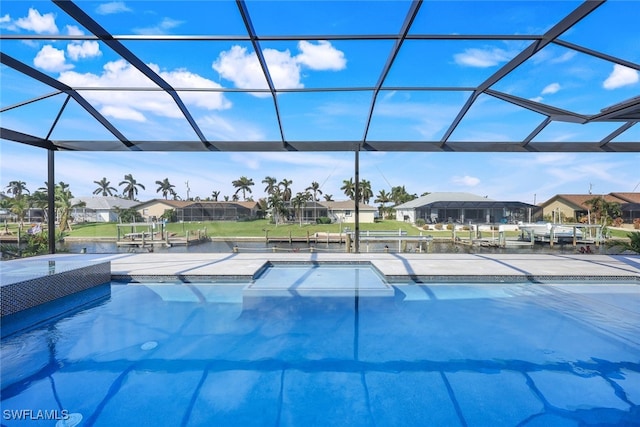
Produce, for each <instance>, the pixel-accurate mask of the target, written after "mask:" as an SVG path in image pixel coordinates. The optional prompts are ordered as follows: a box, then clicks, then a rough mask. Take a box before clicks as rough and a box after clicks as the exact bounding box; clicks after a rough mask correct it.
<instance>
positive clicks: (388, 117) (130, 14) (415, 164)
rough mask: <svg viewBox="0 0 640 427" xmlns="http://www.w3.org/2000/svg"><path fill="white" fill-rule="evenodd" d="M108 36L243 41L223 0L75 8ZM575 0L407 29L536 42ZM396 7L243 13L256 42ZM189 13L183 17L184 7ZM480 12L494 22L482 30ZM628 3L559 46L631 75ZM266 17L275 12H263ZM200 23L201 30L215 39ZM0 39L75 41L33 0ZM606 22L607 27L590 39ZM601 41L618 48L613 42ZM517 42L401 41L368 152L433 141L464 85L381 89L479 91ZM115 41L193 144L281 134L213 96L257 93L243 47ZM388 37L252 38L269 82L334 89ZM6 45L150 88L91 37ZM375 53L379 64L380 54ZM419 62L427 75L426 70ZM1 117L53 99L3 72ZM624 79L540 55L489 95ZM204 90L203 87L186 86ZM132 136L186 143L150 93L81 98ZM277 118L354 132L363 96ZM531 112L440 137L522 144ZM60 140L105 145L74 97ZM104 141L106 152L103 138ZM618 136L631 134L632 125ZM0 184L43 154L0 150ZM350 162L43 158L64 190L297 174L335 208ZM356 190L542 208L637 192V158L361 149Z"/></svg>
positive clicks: (462, 11) (189, 156) (626, 91)
mask: <svg viewBox="0 0 640 427" xmlns="http://www.w3.org/2000/svg"><path fill="white" fill-rule="evenodd" d="M78 4H79V5H80V7H81V8H83V9H84V10H86V11H87V12H88V13H90V14H91V16H92V17H93V18H94V19H96V21H98V22H99V23H100V25H102V26H103V27H104V28H106V29H107V30H108V31H110V32H111V33H112V34H120V35H145V34H166V35H196V36H197V35H207V34H211V33H214V34H228V35H243V34H245V29H244V26H243V23H242V20H241V17H240V15H239V13H238V9H237V7H236V4H235V2H229V1H194V2H177V1H159V2H149V1H118V2H91V1H81V2H78ZM579 4H580V2H574V1H546V2H543V1H536V2H524V1H516V2H507V1H498V2H479V1H478V2H453V1H438V2H425V3H424V4H423V5H422V7H421V9H420V13H419V14H418V16H417V17H416V20H415V21H414V23H413V26H412V28H411V33H413V34H492V33H499V34H506V35H516V34H518V35H523V34H524V35H527V34H541V33H544V32H545V31H546V30H548V29H549V28H550V27H551V26H552V25H554V24H555V23H556V22H557V21H558V20H559V19H561V18H562V17H563V16H565V15H567V14H568V13H570V12H571V11H572V10H573V9H575V8H576V7H577V6H578V5H579ZM408 7H409V3H408V2H403V1H392V2H383V1H374V2H366V3H365V2H362V1H348V2H337V1H335V2H334V1H331V2H287V1H275V2H264V1H258V2H248V3H247V8H248V10H249V12H250V14H251V17H252V20H253V25H254V27H255V30H256V32H257V33H258V34H260V35H264V36H268V35H282V34H293V35H307V34H344V33H346V34H373V33H383V34H396V33H397V32H398V28H399V27H400V25H401V24H402V22H403V20H404V17H405V14H406V11H407V8H408ZM194 11H197V13H194ZM479 16H491V17H492V19H490V20H489V19H478V17H479ZM638 16H640V2H639V1H623V0H619V1H616V0H614V1H610V2H608V3H606V4H605V5H603V6H601V7H600V8H598V9H597V10H596V11H595V12H594V13H592V14H591V15H590V16H588V17H587V18H585V19H584V20H583V21H582V22H580V23H579V24H578V25H576V26H575V27H574V28H572V29H571V30H570V31H569V32H567V33H566V34H564V35H563V36H562V40H564V41H566V42H569V43H573V44H576V45H579V46H583V47H585V48H588V49H593V50H599V51H602V52H603V53H605V54H607V55H611V56H613V57H617V58H621V59H624V60H625V61H628V62H630V63H633V64H636V65H637V64H640V32H638V31H637V22H636V21H637V17H638ZM275 17H277V18H275ZM212 28H215V29H214V30H212ZM0 29H1V31H2V34H6V35H18V34H33V35H47V34H58V35H78V36H80V35H86V34H88V31H87V30H86V29H84V28H81V27H80V26H79V25H78V23H77V22H76V21H74V20H73V19H72V18H70V17H69V16H68V15H67V14H66V13H65V12H64V11H62V10H61V9H59V8H58V7H57V6H56V5H54V4H53V3H50V2H44V1H33V2H24V1H14V0H8V1H3V3H2V9H1V11H0ZM603 29H606V32H604V33H603V32H602V31H603ZM612 41H615V42H612ZM528 43H529V41H526V40H508V41H503V40H486V39H485V40H471V41H470V40H464V41H462V40H455V41H453V40H449V41H443V42H434V41H416V40H407V41H406V42H405V44H404V45H403V48H402V49H401V51H400V53H399V54H398V57H397V58H396V60H395V62H394V67H393V68H392V70H391V72H390V73H389V75H388V76H387V78H386V80H385V86H383V90H382V91H381V93H380V95H379V97H378V101H377V103H376V108H375V111H374V115H373V118H372V121H371V126H370V128H369V131H368V138H369V139H372V140H380V141H390V140H391V141H392V140H395V139H399V140H406V141H423V140H426V141H437V140H439V139H440V138H442V136H443V134H444V133H445V131H446V130H447V127H448V124H449V123H450V122H451V120H452V119H453V118H454V117H455V116H456V115H457V113H458V111H459V109H460V108H461V106H462V105H463V104H464V103H465V102H466V100H467V99H468V97H469V92H468V91H464V90H458V91H454V90H449V91H426V92H419V91H411V90H404V91H398V90H393V87H395V86H424V85H427V86H446V87H454V86H455V87H475V86H477V85H478V84H480V83H481V82H483V81H484V80H485V79H486V78H488V77H489V76H491V75H492V74H493V73H494V72H496V70H498V69H499V68H500V67H501V66H502V65H504V64H505V63H506V62H507V61H509V60H510V59H512V58H513V57H514V56H515V55H516V54H517V53H518V52H519V51H520V50H521V49H522V48H523V47H524V46H526V45H527V44H528ZM123 44H124V45H125V46H126V47H127V48H128V49H129V50H131V51H132V52H134V53H135V54H136V55H138V56H139V57H140V58H141V59H142V61H144V62H145V63H146V64H147V65H148V66H149V67H150V68H152V69H153V70H154V71H156V72H157V73H159V74H160V75H161V76H162V77H163V78H164V79H165V80H166V81H168V82H169V83H170V84H172V85H173V86H174V87H176V88H183V89H184V90H182V91H179V95H180V96H181V98H182V99H183V101H184V102H185V104H187V105H188V106H189V108H190V109H191V111H192V112H193V114H194V118H195V120H196V121H197V122H198V124H199V126H200V128H201V129H202V131H203V133H204V134H205V136H206V137H207V138H208V139H209V140H211V141H213V142H214V143H215V141H233V140H246V141H255V142H260V141H273V140H279V138H280V134H279V129H278V126H277V123H276V121H275V120H274V118H275V112H274V106H273V101H272V99H271V98H270V96H269V94H267V93H260V92H253V93H251V94H249V93H240V92H236V93H233V92H226V93H222V92H217V91H215V89H216V88H238V89H258V90H261V89H265V88H266V87H267V86H266V82H265V79H264V75H263V74H261V71H260V69H259V66H258V64H257V62H256V60H255V54H254V52H253V48H252V46H251V44H250V43H248V42H238V41H217V42H207V43H206V44H205V43H204V42H202V41H193V40H190V41H168V42H163V43H158V42H153V43H152V42H149V41H142V40H127V41H123ZM391 45H392V42H391V41H389V40H368V41H359V42H354V41H346V40H331V41H327V40H291V41H271V42H270V41H264V42H262V44H261V47H262V49H263V54H264V56H265V58H266V60H267V63H268V64H269V68H270V71H271V74H272V77H273V80H274V84H275V85H276V87H277V88H279V89H295V88H302V87H304V88H314V87H322V86H330V87H337V88H344V87H349V86H357V87H361V88H370V87H371V86H374V85H375V84H376V82H377V80H378V79H379V76H380V70H381V68H382V67H383V65H384V63H385V62H386V60H387V56H388V51H389V49H390V48H391ZM2 51H3V53H6V54H8V55H11V56H13V57H14V58H16V59H18V60H20V61H23V62H24V63H26V64H28V65H30V66H33V67H34V68H36V69H38V70H40V71H42V72H44V73H45V74H47V75H49V76H51V77H53V78H55V79H58V80H60V81H63V82H65V83H66V84H69V85H71V86H72V87H89V86H105V87H106V86H115V87H124V88H149V87H153V84H152V83H151V82H150V81H148V80H147V78H146V77H144V76H143V75H142V74H140V73H139V72H138V71H137V70H136V69H134V68H133V67H132V66H131V65H129V64H128V63H126V62H125V61H123V60H122V59H121V58H120V57H119V56H118V55H117V54H116V53H114V52H113V51H112V50H111V49H110V48H109V47H108V46H106V45H104V44H102V43H100V42H97V41H91V40H47V39H40V40H28V41H24V40H6V39H5V40H3V41H2ZM381 52H382V53H381ZM427 62H428V65H426V66H425V63H427ZM0 71H1V73H2V78H1V85H2V87H1V88H2V99H1V104H2V108H5V107H7V106H10V105H14V104H17V103H20V102H24V101H26V100H29V99H32V98H35V97H38V96H42V95H45V94H48V93H51V92H52V89H51V88H49V87H47V86H46V85H43V84H41V83H38V82H35V81H33V80H31V79H28V78H26V77H24V76H21V75H20V74H19V73H17V72H15V71H14V70H12V69H10V68H8V67H6V66H1V67H0ZM639 74H640V73H639V72H638V70H637V69H634V68H630V67H624V66H621V65H617V64H614V63H612V62H610V61H606V60H603V59H598V58H594V57H592V56H590V55H587V54H584V53H580V52H578V51H576V50H572V49H569V48H567V47H564V46H560V45H557V44H552V45H549V46H548V47H546V48H545V49H543V50H542V51H540V52H539V53H538V54H536V55H535V56H534V57H532V58H531V59H530V60H528V61H527V62H526V63H525V64H524V65H523V66H522V67H520V68H519V69H518V70H516V71H514V72H513V73H511V74H509V75H508V76H507V77H505V78H504V79H502V80H501V81H499V82H498V83H497V84H496V85H495V86H494V87H492V89H495V90H498V91H501V92H504V93H508V94H511V95H514V96H518V97H521V98H524V99H529V100H533V101H535V102H544V103H548V104H549V105H552V106H554V107H557V108H561V109H566V110H571V111H575V112H577V113H580V114H596V113H598V112H599V111H600V110H601V109H602V108H604V107H607V106H610V105H613V104H615V103H618V102H621V101H624V100H627V99H630V98H632V97H634V96H638V94H640V81H639V80H640V79H639ZM194 87H198V88H209V89H211V91H208V92H196V91H189V90H187V89H189V88H194ZM385 88H388V89H385ZM81 94H82V95H83V96H84V97H85V98H86V99H88V100H90V101H91V102H93V103H94V105H96V106H97V108H98V110H99V111H100V112H101V113H102V114H103V115H104V116H105V117H107V118H108V119H109V120H111V121H112V122H113V123H114V124H115V125H116V126H118V127H119V128H120V129H121V130H122V131H123V133H124V134H125V135H126V136H127V137H128V138H129V139H131V140H152V139H157V138H161V139H164V140H168V141H176V144H178V143H179V141H184V140H189V141H193V140H196V139H197V138H196V137H195V135H194V132H193V130H192V129H191V128H190V127H189V126H188V124H187V123H186V121H185V120H184V117H182V116H181V114H180V112H179V111H178V109H177V107H176V105H175V103H173V102H172V101H171V99H170V98H169V97H168V95H166V94H164V93H161V92H157V91H130V90H122V91H115V92H114V91H111V92H107V91H81ZM278 101H279V108H280V112H281V114H282V118H283V126H284V131H285V135H286V137H287V139H289V140H301V141H314V140H327V141H339V140H342V139H347V140H357V139H360V138H362V136H363V132H364V123H365V121H366V117H367V114H368V109H369V107H370V104H371V92H370V91H368V90H359V91H338V92H332V93H328V94H325V93H309V92H304V93H301V92H296V93H284V94H280V95H279V98H278ZM63 102H64V97H63V96H61V95H58V96H53V97H50V98H47V99H43V100H41V101H38V102H34V103H32V104H29V105H26V106H23V107H20V108H16V109H12V110H8V111H5V112H3V113H2V114H0V120H1V121H2V126H3V127H7V128H10V129H15V130H18V131H20V132H25V133H29V134H33V135H37V136H40V137H44V136H46V134H47V133H48V132H49V129H50V128H51V126H52V123H53V122H54V119H55V116H56V114H57V112H58V110H59V109H60V107H61V105H62V104H63ZM543 119H544V117H543V116H541V115H539V114H538V113H534V112H532V111H530V110H525V109H522V108H518V107H515V106H513V105H512V104H509V103H506V102H503V101H501V100H498V99H497V98H493V97H490V96H486V95H482V96H481V97H480V98H478V100H477V101H476V102H475V103H474V105H473V107H472V108H471V110H470V111H469V113H468V114H467V115H466V116H465V118H464V120H463V121H462V122H461V123H460V126H459V127H458V128H456V130H455V131H454V132H453V134H452V136H451V138H450V140H452V141H483V140H492V141H520V140H522V139H523V138H525V137H526V136H527V135H528V134H529V133H530V132H531V130H532V129H533V128H535V127H536V126H537V125H538V124H539V123H540V122H541V121H542V120H543ZM619 126H620V123H617V124H612V123H591V124H588V125H580V124H575V123H567V122H556V123H552V124H551V125H550V126H548V127H547V128H545V129H544V130H543V131H542V132H541V133H540V134H539V135H538V136H537V137H536V139H534V141H536V140H539V141H549V142H564V141H569V142H570V141H599V140H600V139H602V138H604V137H606V136H607V135H608V134H610V133H611V132H613V131H614V130H616V129H617V128H618V127H619ZM51 138H52V139H54V140H56V139H58V140H74V139H92V140H93V139H95V140H96V141H107V143H105V146H104V149H105V150H110V149H112V148H114V147H117V148H120V147H121V144H120V143H119V142H115V140H114V137H113V135H111V134H110V133H108V132H107V131H106V130H105V129H104V128H102V127H101V126H99V125H96V123H95V122H94V121H93V120H92V119H91V118H90V117H88V115H87V113H86V112H85V111H83V110H82V108H81V107H79V106H78V105H75V104H74V102H70V103H69V104H68V106H67V107H66V108H65V111H64V114H63V115H62V116H61V118H60V120H59V121H58V123H57V125H56V126H55V128H54V130H53V132H52V134H51ZM109 141H113V142H109ZM614 141H627V142H638V141H640V125H635V126H634V127H632V128H631V129H629V130H628V131H626V132H625V133H624V134H622V135H620V136H619V137H617V138H616V139H615V140H614ZM0 149H1V158H0V166H1V170H2V172H1V176H0V187H1V189H5V187H6V186H7V184H8V183H9V181H12V180H22V181H25V182H26V183H27V186H28V188H29V189H30V190H31V191H33V190H35V189H36V188H38V187H40V186H42V185H43V183H44V181H45V180H46V152H45V151H44V150H39V149H36V148H31V147H24V146H21V145H19V144H17V143H13V142H8V141H4V140H3V141H0ZM353 159H354V155H353V153H350V152H300V153H290V152H277V153H274V152H270V153H261V152H234V153H218V152H216V153H209V152H206V153H205V152H193V153H190V152H144V153H128V152H112V151H100V152H57V153H56V181H64V182H66V183H69V184H70V185H71V190H72V192H73V193H74V195H76V196H87V195H90V194H91V193H92V191H93V190H94V189H95V187H96V186H95V184H93V181H97V180H100V179H102V178H103V177H105V178H107V179H108V180H109V181H111V184H112V185H113V186H114V187H118V185H117V184H118V183H119V182H120V181H121V180H122V179H123V177H124V175H125V174H128V173H131V174H133V176H134V177H135V178H136V180H137V181H138V182H141V183H142V184H144V185H145V186H146V191H143V192H141V193H140V194H139V196H138V197H139V199H142V200H144V199H148V198H153V197H158V196H159V194H158V193H156V188H157V185H155V181H157V180H163V179H164V178H168V179H169V181H170V182H171V183H173V184H174V185H175V186H176V191H177V192H178V194H179V195H180V196H181V197H182V198H185V197H186V196H187V181H188V188H189V193H190V196H200V197H202V198H205V197H207V196H210V195H211V192H212V191H220V194H221V195H222V196H224V195H232V194H233V193H234V191H235V189H234V188H233V186H232V185H231V181H233V180H235V179H238V178H239V177H240V176H246V177H249V178H252V179H253V180H254V182H255V184H256V185H255V186H254V187H253V188H254V191H253V195H254V197H255V198H258V197H262V196H263V195H264V193H263V189H264V185H263V184H262V183H261V181H262V180H263V179H264V178H265V177H266V176H273V177H276V178H277V179H278V180H281V179H285V178H286V179H289V180H292V181H293V185H292V188H293V191H294V192H297V191H303V190H304V189H305V188H306V187H308V186H309V185H310V184H311V182H312V181H316V182H318V183H320V184H321V185H322V191H323V192H324V193H328V194H332V195H333V197H334V199H336V200H339V199H342V198H344V195H343V194H342V192H341V191H340V187H341V186H342V181H343V180H345V179H348V178H350V177H351V176H353ZM360 160H361V164H360V166H361V170H360V175H361V178H362V179H367V180H369V181H370V182H371V184H372V188H373V190H374V193H376V194H377V193H378V192H379V191H380V190H386V191H389V190H390V188H391V187H392V186H396V185H404V186H405V188H406V189H407V191H409V192H410V193H416V194H418V195H419V194H421V193H423V192H434V191H466V192H471V193H475V194H479V195H486V196H488V197H490V198H493V199H500V200H518V201H523V202H528V203H533V202H534V201H535V202H541V201H544V200H546V199H548V198H550V197H552V196H553V195H555V194H558V193H586V192H588V191H589V190H590V189H591V191H592V192H594V193H596V194H601V193H609V192H626V191H634V190H635V191H638V190H640V173H638V165H639V164H640V154H639V153H586V154H585V153H583V154H580V153H556V154H553V153H401V152H375V153H374V152H363V153H361V157H360Z"/></svg>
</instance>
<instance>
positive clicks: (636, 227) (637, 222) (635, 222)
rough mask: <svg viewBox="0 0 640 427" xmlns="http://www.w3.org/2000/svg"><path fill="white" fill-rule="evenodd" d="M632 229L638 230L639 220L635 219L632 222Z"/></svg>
mask: <svg viewBox="0 0 640 427" xmlns="http://www.w3.org/2000/svg"><path fill="white" fill-rule="evenodd" d="M633 228H635V229H636V230H640V218H636V219H634V220H633Z"/></svg>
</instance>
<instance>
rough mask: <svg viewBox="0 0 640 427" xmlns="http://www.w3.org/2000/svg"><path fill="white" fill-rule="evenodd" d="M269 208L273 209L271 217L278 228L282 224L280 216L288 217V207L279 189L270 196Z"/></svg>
mask: <svg viewBox="0 0 640 427" xmlns="http://www.w3.org/2000/svg"><path fill="white" fill-rule="evenodd" d="M268 206H269V207H270V208H271V216H272V217H273V222H274V223H275V224H276V227H277V226H278V223H279V222H280V216H286V215H287V206H286V205H285V203H284V200H283V198H282V193H281V192H280V190H279V189H278V190H277V191H274V192H273V193H271V195H269V199H268Z"/></svg>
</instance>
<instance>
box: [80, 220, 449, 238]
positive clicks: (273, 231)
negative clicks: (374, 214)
mask: <svg viewBox="0 0 640 427" xmlns="http://www.w3.org/2000/svg"><path fill="white" fill-rule="evenodd" d="M345 227H349V228H350V229H351V230H353V229H354V227H355V225H354V224H353V223H342V224H326V225H321V224H302V226H300V224H299V223H290V224H279V225H277V226H276V225H274V224H270V223H269V222H268V220H255V221H241V222H235V221H210V222H193V223H170V224H167V230H168V231H169V232H171V233H176V234H177V235H184V234H185V233H187V232H189V231H197V230H200V231H203V230H205V229H206V232H207V235H208V236H210V237H264V236H265V235H266V233H267V232H268V233H269V236H270V237H280V236H282V237H289V235H291V236H292V237H306V236H307V233H309V235H313V234H314V233H316V232H321V233H325V232H329V233H338V232H340V231H344V229H345ZM399 229H401V230H403V231H406V232H407V234H408V235H415V236H417V235H419V234H420V230H418V229H417V228H415V227H413V226H412V225H411V224H407V223H404V222H401V221H383V222H377V223H374V224H360V230H362V231H366V230H391V231H398V230H399ZM129 231H130V230H126V231H124V230H122V231H121V232H129ZM137 231H143V229H142V228H140V229H139V230H137ZM116 233H117V231H116V224H115V223H108V224H105V223H87V224H78V225H76V226H74V227H73V230H72V231H71V232H68V236H69V237H87V238H90V237H113V238H115V237H116ZM423 234H434V232H425V231H423ZM436 234H437V233H436ZM442 234H443V235H450V234H451V232H450V231H444V232H442ZM434 235H435V234H434Z"/></svg>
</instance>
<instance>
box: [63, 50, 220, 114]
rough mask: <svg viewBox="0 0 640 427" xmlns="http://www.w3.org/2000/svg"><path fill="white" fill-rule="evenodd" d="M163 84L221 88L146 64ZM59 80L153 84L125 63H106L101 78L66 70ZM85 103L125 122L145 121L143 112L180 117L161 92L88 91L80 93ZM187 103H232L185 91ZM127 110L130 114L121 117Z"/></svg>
mask: <svg viewBox="0 0 640 427" xmlns="http://www.w3.org/2000/svg"><path fill="white" fill-rule="evenodd" d="M148 65H149V67H150V68H151V69H152V70H153V71H155V72H156V73H158V74H159V75H160V76H161V77H162V78H163V79H164V80H165V81H167V82H168V83H169V84H171V85H172V86H174V87H175V88H178V89H179V88H192V87H200V88H219V87H220V85H219V84H218V83H216V82H213V81H211V80H207V79H205V78H203V77H201V76H199V75H197V74H193V73H191V72H189V71H186V70H184V69H179V70H173V71H160V69H159V67H158V66H157V65H155V64H148ZM60 81H62V82H64V83H66V84H68V85H70V86H72V87H115V88H117V87H140V88H147V87H155V85H154V84H153V83H152V82H151V81H150V80H149V79H148V78H147V77H146V76H144V75H143V74H142V73H141V72H140V71H138V70H137V69H136V68H135V67H133V66H131V65H130V64H128V63H127V62H126V61H124V60H118V61H113V62H108V63H107V64H105V65H104V67H103V72H102V74H100V75H96V74H92V73H85V74H81V73H77V72H74V71H67V72H64V73H61V74H60ZM83 95H84V96H85V97H86V98H87V100H89V101H91V102H94V103H96V104H97V105H98V106H99V108H100V109H101V111H103V113H104V114H105V115H109V116H111V117H117V118H121V119H124V120H133V121H141V120H144V114H145V113H152V114H155V115H157V116H161V117H171V118H178V117H183V115H182V113H181V112H180V111H179V109H178V108H177V106H176V104H175V103H174V102H173V100H172V99H170V98H168V95H167V94H165V93H164V92H155V91H147V92H144V91H142V92H131V91H121V92H119V91H117V90H115V91H109V92H105V91H88V92H86V93H83ZM180 97H181V99H182V100H183V101H184V102H185V103H186V104H191V105H196V106H198V107H202V108H205V109H207V110H222V109H226V108H230V106H231V103H230V102H229V101H228V100H227V99H226V98H225V97H224V95H223V94H222V93H212V92H204V93H197V92H184V93H181V94H180ZM128 110H130V111H131V112H136V114H133V113H126V114H123V113H122V112H126V111H128Z"/></svg>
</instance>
